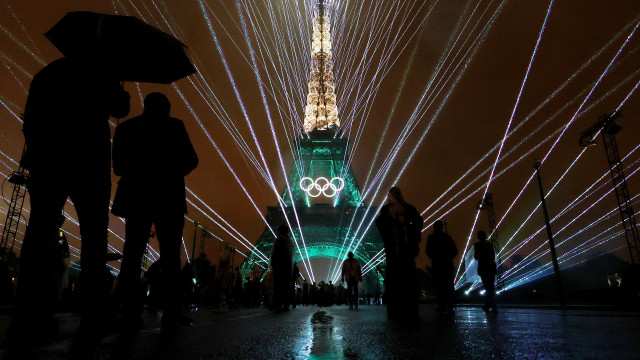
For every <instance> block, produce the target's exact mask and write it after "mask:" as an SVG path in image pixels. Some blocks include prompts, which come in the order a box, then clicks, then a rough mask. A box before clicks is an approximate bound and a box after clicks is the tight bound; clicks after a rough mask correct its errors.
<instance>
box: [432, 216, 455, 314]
mask: <svg viewBox="0 0 640 360" xmlns="http://www.w3.org/2000/svg"><path fill="white" fill-rule="evenodd" d="M443 228H444V224H443V222H442V221H440V220H437V221H436V222H434V223H433V233H432V234H431V235H429V236H428V237H427V256H429V258H430V259H431V269H432V270H431V271H432V272H433V280H434V283H435V288H436V298H437V299H438V308H436V311H438V312H447V313H448V314H453V313H454V310H453V304H454V299H453V259H454V258H455V257H456V256H457V255H458V248H457V247H456V244H455V243H454V242H453V239H452V238H451V236H449V234H446V233H445V232H443V231H442V230H443Z"/></svg>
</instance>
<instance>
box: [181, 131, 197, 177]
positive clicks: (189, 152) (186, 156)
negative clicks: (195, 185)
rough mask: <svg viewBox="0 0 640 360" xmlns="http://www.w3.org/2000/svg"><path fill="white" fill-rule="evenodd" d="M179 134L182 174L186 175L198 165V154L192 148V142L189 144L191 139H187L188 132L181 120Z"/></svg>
mask: <svg viewBox="0 0 640 360" xmlns="http://www.w3.org/2000/svg"><path fill="white" fill-rule="evenodd" d="M180 136H181V137H182V141H181V143H182V174H183V176H187V174H189V173H190V172H191V171H193V170H194V169H195V168H196V167H197V166H198V155H197V154H196V151H195V150H194V149H193V144H191V139H189V134H188V133H187V129H186V128H185V127H184V123H183V122H182V121H180Z"/></svg>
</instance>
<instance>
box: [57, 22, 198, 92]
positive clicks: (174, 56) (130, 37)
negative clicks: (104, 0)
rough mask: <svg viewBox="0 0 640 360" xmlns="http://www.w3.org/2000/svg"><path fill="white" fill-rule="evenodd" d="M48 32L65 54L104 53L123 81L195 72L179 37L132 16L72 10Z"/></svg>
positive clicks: (177, 76) (161, 78)
mask: <svg viewBox="0 0 640 360" xmlns="http://www.w3.org/2000/svg"><path fill="white" fill-rule="evenodd" d="M45 36H46V37H47V39H49V40H50V41H51V42H52V43H53V45H55V47H56V48H58V50H60V51H61V52H62V53H63V54H64V55H65V56H73V55H75V54H82V53H85V54H94V55H97V56H99V57H101V59H102V60H103V61H104V62H105V63H106V64H108V66H109V71H110V72H111V73H112V74H113V75H114V76H116V77H117V78H118V80H122V81H138V82H152V83H161V84H170V83H172V82H174V81H176V80H179V79H181V78H183V77H185V76H188V75H191V74H193V73H195V72H196V69H195V68H194V67H193V65H192V64H191V62H190V61H189V58H188V57H187V55H186V53H185V46H184V44H183V43H182V42H180V40H178V39H176V38H175V37H173V36H171V35H169V34H167V33H165V32H162V31H161V30H159V29H157V28H155V27H153V26H151V25H149V24H147V23H145V22H143V21H142V20H140V19H138V18H136V17H133V16H121V15H107V14H100V13H94V12H89V11H76V12H70V13H67V14H66V15H65V16H64V17H63V18H62V19H61V20H60V21H58V23H57V24H56V25H54V26H53V28H51V30H49V31H48V32H47V33H46V34H45Z"/></svg>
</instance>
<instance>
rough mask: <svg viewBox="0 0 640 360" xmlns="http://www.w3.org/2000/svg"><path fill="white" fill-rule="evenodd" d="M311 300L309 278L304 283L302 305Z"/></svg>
mask: <svg viewBox="0 0 640 360" xmlns="http://www.w3.org/2000/svg"><path fill="white" fill-rule="evenodd" d="M309 300H310V299H309V283H308V282H307V279H305V280H304V282H303V283H302V305H304V306H307V305H309Z"/></svg>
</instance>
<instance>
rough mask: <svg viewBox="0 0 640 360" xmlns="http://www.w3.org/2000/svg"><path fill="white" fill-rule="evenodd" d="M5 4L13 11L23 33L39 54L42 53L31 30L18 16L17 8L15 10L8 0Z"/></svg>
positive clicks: (12, 14)
mask: <svg viewBox="0 0 640 360" xmlns="http://www.w3.org/2000/svg"><path fill="white" fill-rule="evenodd" d="M5 5H7V8H8V9H9V10H10V11H11V17H13V19H14V20H15V22H16V24H18V26H19V27H20V29H21V30H22V33H23V34H24V35H25V36H26V37H27V39H28V40H29V42H30V43H31V46H33V48H34V49H35V50H36V52H37V53H38V54H39V55H42V53H41V52H40V49H38V46H37V45H36V43H35V42H34V41H33V39H32V38H31V35H29V32H28V31H27V29H26V28H25V27H24V24H22V21H20V18H19V17H18V14H16V12H15V10H13V7H12V6H11V5H10V4H9V3H8V2H6V1H5Z"/></svg>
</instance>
